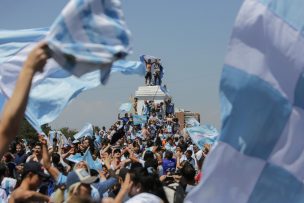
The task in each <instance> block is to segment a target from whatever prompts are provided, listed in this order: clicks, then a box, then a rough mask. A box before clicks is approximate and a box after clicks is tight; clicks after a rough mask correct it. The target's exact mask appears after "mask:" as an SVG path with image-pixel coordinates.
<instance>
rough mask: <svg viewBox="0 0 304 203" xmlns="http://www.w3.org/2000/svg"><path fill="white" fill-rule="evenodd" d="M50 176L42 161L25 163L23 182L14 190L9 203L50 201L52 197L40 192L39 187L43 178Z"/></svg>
mask: <svg viewBox="0 0 304 203" xmlns="http://www.w3.org/2000/svg"><path fill="white" fill-rule="evenodd" d="M46 177H48V176H47V175H46V174H45V173H44V171H43V167H42V165H41V164H40V163H38V162H35V161H30V162H27V163H25V164H24V169H23V174H22V182H21V184H20V186H19V187H18V188H17V189H16V190H15V191H13V192H12V194H11V196H10V197H9V199H8V202H9V203H15V202H16V203H17V202H30V201H38V202H39V201H41V202H49V200H50V198H49V197H48V196H46V195H43V194H41V193H39V192H36V191H37V189H38V188H39V186H40V184H41V181H42V179H43V178H46Z"/></svg>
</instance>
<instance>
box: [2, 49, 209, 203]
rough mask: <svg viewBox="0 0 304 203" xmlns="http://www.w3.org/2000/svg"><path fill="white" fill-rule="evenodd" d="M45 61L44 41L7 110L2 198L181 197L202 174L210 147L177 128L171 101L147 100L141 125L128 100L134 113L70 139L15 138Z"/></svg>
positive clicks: (59, 202)
mask: <svg viewBox="0 0 304 203" xmlns="http://www.w3.org/2000/svg"><path fill="white" fill-rule="evenodd" d="M48 58H49V51H48V47H47V45H46V44H45V43H40V44H39V45H38V46H37V47H35V48H34V49H33V51H32V52H31V53H30V55H29V57H28V58H27V60H26V62H25V63H24V66H23V69H22V71H21V73H20V75H19V79H18V80H17V84H16V87H15V90H14V93H13V95H12V96H11V98H10V99H9V100H8V102H7V103H6V105H5V107H4V110H3V113H2V117H1V122H0V140H1V142H0V156H1V163H0V183H1V187H0V202H10V203H13V202H55V203H62V202H70V203H72V202H73V203H76V202H82V203H86V202H105V203H107V202H115V203H117V202H128V203H132V202H164V203H167V202H183V199H184V198H185V196H186V195H187V193H188V192H189V191H190V190H191V189H192V188H193V187H195V185H196V184H197V183H198V182H199V181H200V180H201V178H202V174H201V170H200V169H201V167H202V165H203V161H204V159H205V157H206V155H207V154H208V152H209V149H210V146H209V145H205V146H203V147H202V148H199V147H198V146H196V145H195V144H193V143H192V140H191V138H190V137H189V136H187V134H186V133H185V132H184V131H183V130H181V129H180V126H179V122H178V119H177V118H176V117H175V116H174V104H173V103H172V102H171V99H169V100H167V101H165V102H163V103H155V102H154V101H145V104H144V106H143V109H142V112H143V113H142V114H143V116H145V117H146V118H147V119H146V120H145V122H143V123H141V124H135V123H134V121H133V118H134V115H136V114H137V105H133V114H128V113H126V114H125V115H124V116H123V117H120V116H118V121H117V122H115V123H114V124H113V125H112V126H111V127H109V128H106V127H102V129H101V130H100V131H98V132H96V133H95V135H90V134H87V135H85V136H82V137H81V138H78V139H73V138H71V139H69V141H68V142H63V139H62V138H63V137H62V136H59V137H58V136H55V137H53V138H51V136H48V137H47V136H43V135H39V136H38V135H37V136H38V138H39V139H37V140H27V139H21V138H18V137H16V135H17V132H18V129H19V126H20V123H21V120H22V118H23V115H24V111H25V107H26V104H27V99H28V95H29V91H30V88H31V81H32V79H33V76H34V74H35V73H36V72H38V71H42V70H43V67H44V65H45V63H46V62H47V59H48ZM136 102H137V99H135V100H134V103H136ZM25 136H26V135H25ZM85 156H86V157H87V158H90V159H84V157H85ZM75 157H78V159H75ZM79 158H80V159H79ZM89 160H91V161H89ZM92 163H93V165H92Z"/></svg>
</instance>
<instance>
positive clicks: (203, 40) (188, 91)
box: [0, 0, 243, 130]
mask: <svg viewBox="0 0 304 203" xmlns="http://www.w3.org/2000/svg"><path fill="white" fill-rule="evenodd" d="M67 2H68V1H67V0H22V1H21V0H0V29H12V30H17V29H26V28H36V27H48V26H50V25H51V24H52V22H53V21H54V19H55V18H56V16H57V15H58V14H59V13H60V11H61V10H62V9H63V7H64V6H65V4H66V3H67ZM242 2H243V0H230V1H226V2H225V3H223V1H220V0H212V1H210V0H191V1H177V0H175V1H173V0H171V1H169V0H167V1H165V0H153V1H152V0H150V1H147V0H123V1H122V4H123V10H124V14H125V18H126V22H127V25H128V27H129V29H130V30H131V32H132V46H133V53H132V54H131V55H129V56H128V57H127V59H130V60H138V59H139V56H140V55H142V54H148V55H153V56H157V57H160V58H161V59H162V64H163V66H164V68H165V75H164V79H163V84H166V85H167V88H168V89H169V91H170V95H172V97H173V102H174V103H175V107H179V108H182V109H184V110H189V111H193V112H198V113H200V114H201V123H202V124H205V123H208V124H213V125H214V126H216V127H217V128H218V129H219V130H220V126H221V121H220V102H219V82H220V77H221V71H222V65H223V62H224V59H225V53H226V49H227V45H228V42H229V38H230V34H231V31H232V28H233V24H234V20H235V18H236V15H237V13H238V10H239V8H240V6H241V4H242ZM141 85H144V78H143V77H140V76H137V75H134V76H129V75H128V76H126V75H121V74H118V73H116V74H113V75H111V77H110V80H109V82H108V84H107V85H105V86H100V87H97V88H95V89H92V90H89V91H87V92H84V93H82V94H81V95H80V96H79V97H77V98H76V99H74V100H73V101H72V102H71V103H70V104H69V106H68V107H67V108H66V109H65V110H64V111H63V112H62V113H61V115H60V116H59V117H58V118H57V119H56V120H55V121H53V122H52V123H50V125H51V126H52V128H54V129H59V128H61V127H69V128H71V129H76V130H79V129H81V128H82V126H84V124H85V123H86V122H89V123H92V124H93V125H96V126H99V127H102V126H106V127H109V126H110V125H111V124H112V123H113V122H115V120H116V118H117V114H118V109H119V106H120V104H121V103H125V102H128V101H129V98H130V96H134V94H135V91H136V90H137V88H138V87H139V86H141Z"/></svg>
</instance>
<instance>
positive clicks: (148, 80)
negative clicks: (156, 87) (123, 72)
mask: <svg viewBox="0 0 304 203" xmlns="http://www.w3.org/2000/svg"><path fill="white" fill-rule="evenodd" d="M145 64H146V75H145V79H146V80H145V84H146V85H151V79H152V73H151V69H152V62H151V59H148V60H147V61H146V60H145Z"/></svg>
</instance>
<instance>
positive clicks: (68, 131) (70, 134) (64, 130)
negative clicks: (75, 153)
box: [60, 127, 77, 138]
mask: <svg viewBox="0 0 304 203" xmlns="http://www.w3.org/2000/svg"><path fill="white" fill-rule="evenodd" d="M60 131H61V132H62V134H64V135H65V137H66V138H69V137H73V136H74V135H75V134H76V133H77V131H76V130H71V129H69V128H68V127H64V128H61V129H60Z"/></svg>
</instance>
